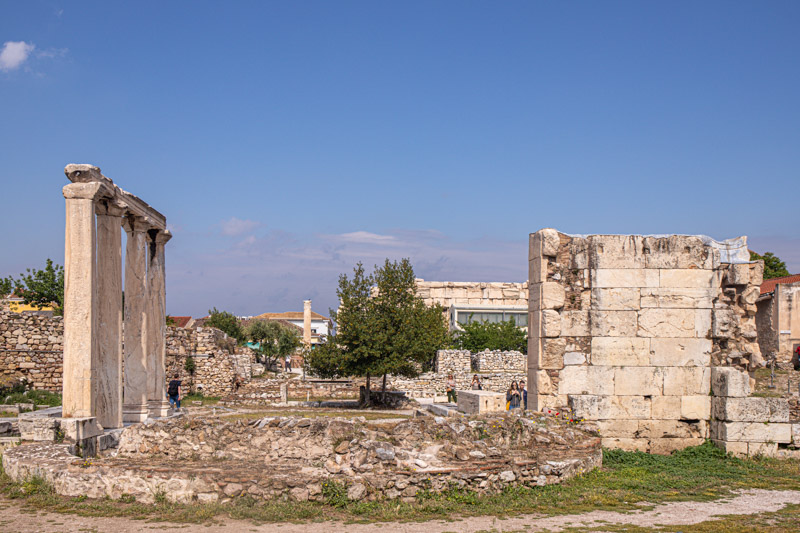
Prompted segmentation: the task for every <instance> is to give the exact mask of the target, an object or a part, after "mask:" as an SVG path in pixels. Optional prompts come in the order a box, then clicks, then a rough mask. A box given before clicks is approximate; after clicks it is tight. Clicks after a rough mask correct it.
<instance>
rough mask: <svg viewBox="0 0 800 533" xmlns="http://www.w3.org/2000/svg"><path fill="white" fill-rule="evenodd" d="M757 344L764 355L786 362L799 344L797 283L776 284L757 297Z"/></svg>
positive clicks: (798, 294) (798, 292)
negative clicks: (768, 291) (770, 355)
mask: <svg viewBox="0 0 800 533" xmlns="http://www.w3.org/2000/svg"><path fill="white" fill-rule="evenodd" d="M757 305H758V314H757V316H756V319H757V325H758V343H759V345H760V346H761V350H762V352H763V353H764V354H774V355H775V356H776V358H777V360H778V362H780V363H788V362H789V360H790V359H791V358H792V352H793V351H794V348H795V347H796V346H797V345H798V344H800V282H796V283H780V284H778V285H776V286H775V288H774V290H773V291H772V292H771V293H768V294H765V295H763V296H762V297H761V298H759V300H758V302H757Z"/></svg>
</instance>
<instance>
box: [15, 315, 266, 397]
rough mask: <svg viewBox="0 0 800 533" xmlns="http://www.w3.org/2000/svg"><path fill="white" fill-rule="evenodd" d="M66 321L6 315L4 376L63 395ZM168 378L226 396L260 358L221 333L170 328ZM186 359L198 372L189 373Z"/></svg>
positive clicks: (213, 393) (205, 391)
mask: <svg viewBox="0 0 800 533" xmlns="http://www.w3.org/2000/svg"><path fill="white" fill-rule="evenodd" d="M63 339H64V321H63V320H62V318H61V317H45V316H37V315H27V314H26V315H23V314H17V313H11V312H0V376H2V377H5V378H6V379H11V380H15V379H25V380H27V381H28V382H29V383H30V384H31V386H32V388H34V389H37V390H48V391H51V392H61V383H62V382H61V375H62V369H63V360H64V345H63ZM166 342H167V358H166V367H167V379H171V377H172V375H173V374H174V372H176V371H177V372H179V373H180V374H181V376H182V379H183V381H184V384H185V386H186V387H187V390H188V388H195V389H197V388H198V387H199V388H201V389H202V390H203V391H204V393H205V394H207V395H213V396H221V395H224V394H227V393H229V392H230V391H231V390H232V388H233V378H234V376H235V375H237V374H238V375H240V376H242V377H243V378H244V380H245V381H247V380H249V379H250V377H251V365H252V363H254V362H255V355H254V352H253V351H252V350H250V349H249V348H242V347H237V346H236V343H235V341H233V339H231V338H229V337H228V336H227V335H225V333H223V332H222V331H220V330H218V329H216V328H197V329H185V328H176V327H168V328H167V339H166ZM186 357H194V358H195V366H196V370H195V373H194V375H189V374H188V373H187V372H186V371H185V370H184V364H185V363H186Z"/></svg>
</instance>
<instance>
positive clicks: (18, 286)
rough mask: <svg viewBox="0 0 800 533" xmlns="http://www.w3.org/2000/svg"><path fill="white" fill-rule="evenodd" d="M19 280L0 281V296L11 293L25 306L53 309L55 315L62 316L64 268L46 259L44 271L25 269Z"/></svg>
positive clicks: (9, 278) (8, 278) (6, 279)
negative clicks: (16, 295) (20, 299)
mask: <svg viewBox="0 0 800 533" xmlns="http://www.w3.org/2000/svg"><path fill="white" fill-rule="evenodd" d="M25 272H27V273H26V274H20V275H19V279H15V278H13V277H11V276H9V277H7V278H5V279H4V280H2V281H0V295H2V296H5V295H7V294H10V293H11V292H12V291H13V292H16V293H17V294H18V295H19V296H21V297H22V301H23V302H24V303H26V304H27V305H32V306H35V307H39V308H42V307H50V306H52V307H53V312H54V314H56V315H63V314H64V267H62V266H61V265H57V264H54V263H53V260H52V259H47V264H46V265H45V267H44V269H42V270H39V269H36V268H34V269H30V268H28V269H26V270H25Z"/></svg>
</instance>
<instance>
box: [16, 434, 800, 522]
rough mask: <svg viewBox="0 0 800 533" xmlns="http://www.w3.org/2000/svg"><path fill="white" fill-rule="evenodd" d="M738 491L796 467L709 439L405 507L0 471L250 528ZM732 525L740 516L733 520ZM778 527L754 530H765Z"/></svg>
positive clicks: (429, 497) (58, 507)
mask: <svg viewBox="0 0 800 533" xmlns="http://www.w3.org/2000/svg"><path fill="white" fill-rule="evenodd" d="M26 487H27V488H26ZM744 488H765V489H787V490H800V461H797V460H777V459H765V458H756V459H736V458H733V457H729V456H726V455H724V454H723V453H722V452H721V451H720V450H719V449H717V448H716V447H714V446H713V445H712V444H710V443H706V444H703V445H702V446H697V447H694V448H688V449H686V450H682V451H680V452H676V453H675V454H673V455H671V456H656V455H648V454H644V453H640V452H621V451H616V450H606V451H605V453H604V466H603V468H602V469H599V470H595V471H594V472H591V473H589V474H587V475H584V476H581V477H578V478H575V479H572V480H570V481H568V482H566V483H563V484H561V485H549V486H546V487H533V488H526V487H517V488H513V489H508V490H506V491H504V492H502V493H500V494H493V495H487V496H481V495H478V494H476V493H473V492H469V491H464V490H460V489H457V488H452V489H449V490H447V491H445V492H444V493H440V494H434V493H429V492H424V493H421V494H418V495H417V498H416V499H415V501H413V502H409V503H407V502H401V501H378V502H367V501H362V502H351V501H348V500H347V499H346V497H345V496H344V495H346V492H344V491H345V489H344V487H340V486H338V485H334V486H332V487H331V488H329V489H327V490H326V493H325V496H326V498H327V501H326V502H325V503H317V502H304V503H297V502H283V501H271V502H266V503H265V502H257V501H256V500H254V499H252V498H250V497H244V498H239V499H237V500H235V501H234V502H233V503H232V504H209V505H198V504H173V503H169V502H167V501H166V500H165V498H159V502H158V503H156V504H152V505H146V504H142V503H138V502H136V501H132V499H131V498H130V497H128V498H127V499H124V500H122V499H121V500H118V501H113V500H110V499H104V500H86V501H76V499H75V498H66V497H61V496H58V495H56V494H54V493H53V492H52V489H48V488H47V486H46V484H44V485H43V484H42V483H41V482H36V483H31V482H29V483H28V484H25V483H14V482H12V481H11V480H10V479H9V478H8V477H7V476H6V475H5V474H4V473H3V474H0V491H2V492H3V493H4V494H6V496H8V497H10V498H16V499H20V500H21V501H22V505H23V506H25V507H28V508H31V509H40V510H47V511H57V512H66V513H77V514H80V515H84V516H124V517H131V518H142V519H149V520H156V521H158V520H162V521H166V520H169V521H174V522H192V523H205V522H209V521H213V520H224V519H226V518H234V519H245V520H250V521H253V522H255V523H265V522H285V521H294V522H297V521H300V522H302V521H309V520H314V521H322V520H337V519H338V520H345V521H372V522H380V521H390V520H400V521H404V520H430V519H452V518H456V517H464V516H474V515H493V516H499V517H503V516H511V515H516V514H522V513H526V514H527V513H541V514H543V515H559V514H573V513H581V512H587V511H592V510H597V509H605V510H615V511H628V510H632V509H637V508H642V507H644V506H649V505H652V504H655V503H659V502H665V501H685V500H695V501H707V500H713V499H717V498H720V497H723V496H726V495H729V494H730V493H731V491H733V490H735V489H744ZM343 494H344V495H343ZM787 509H788V508H787ZM780 513H784V514H783V515H781V514H780ZM799 515H800V511H798V510H797V509H796V508H792V509H789V510H784V511H781V512H779V513H778V514H776V516H777V517H778V518H776V519H775V520H776V523H780V521H781V520H784V517H785V520H784V521H786V522H787V523H788V522H789V521H791V520H797V518H798V516H799ZM736 520H741V518H738V517H737V518H736ZM716 522H717V521H712V522H709V523H716ZM699 526H700V525H698V526H694V527H699ZM626 527H627V526H626ZM606 530H609V531H616V529H606ZM672 530H675V531H677V530H681V531H698V532H701V533H702V532H705V531H730V532H738V531H744V529H735V527H734V525H733V522H732V525H731V528H730V529H713V528H710V529H691V528H689V527H686V526H681V527H680V528H674V529H668V531H672ZM780 530H781V529H780V528H777V529H769V528H767V529H763V531H765V532H768V533H772V532H773V531H780ZM784 530H785V529H784ZM620 531H628V529H620ZM630 531H637V530H635V529H630ZM747 531H750V530H747ZM759 531H760V530H759Z"/></svg>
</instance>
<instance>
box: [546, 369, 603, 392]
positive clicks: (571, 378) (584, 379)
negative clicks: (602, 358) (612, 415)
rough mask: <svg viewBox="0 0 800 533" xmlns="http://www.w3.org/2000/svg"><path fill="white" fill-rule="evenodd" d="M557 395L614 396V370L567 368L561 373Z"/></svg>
mask: <svg viewBox="0 0 800 533" xmlns="http://www.w3.org/2000/svg"><path fill="white" fill-rule="evenodd" d="M558 393H559V394H598V395H607V394H614V369H613V368H611V367H602V366H568V367H565V368H564V370H562V371H561V374H560V381H559V383H558Z"/></svg>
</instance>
